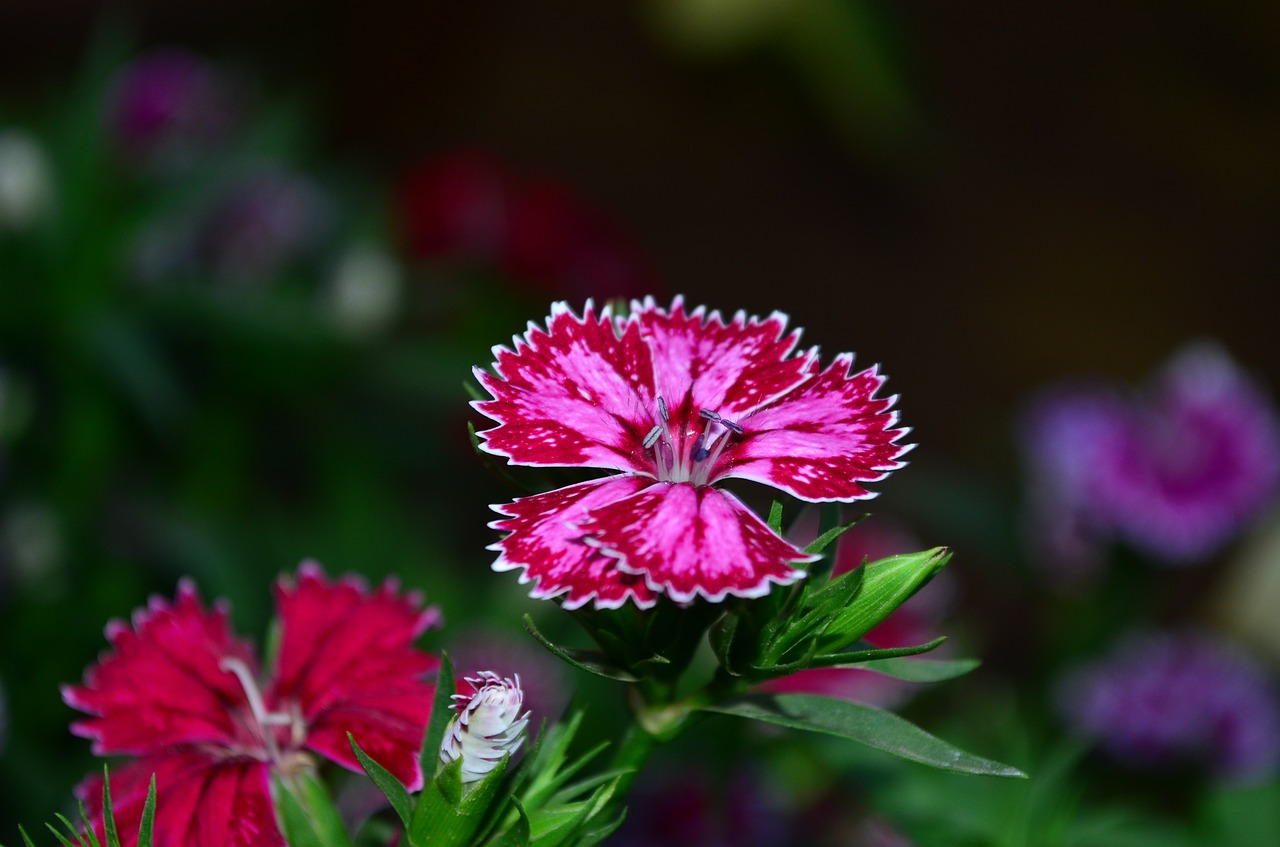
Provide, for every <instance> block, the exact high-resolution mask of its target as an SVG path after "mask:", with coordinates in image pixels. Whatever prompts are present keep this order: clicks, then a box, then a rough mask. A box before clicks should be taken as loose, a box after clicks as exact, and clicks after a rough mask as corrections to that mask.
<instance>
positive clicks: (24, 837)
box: [18, 825, 36, 847]
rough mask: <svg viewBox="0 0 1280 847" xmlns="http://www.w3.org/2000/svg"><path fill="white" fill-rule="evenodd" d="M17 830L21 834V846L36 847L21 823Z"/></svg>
mask: <svg viewBox="0 0 1280 847" xmlns="http://www.w3.org/2000/svg"><path fill="white" fill-rule="evenodd" d="M18 832H19V833H20V834H21V835H22V844H23V847H36V845H35V844H33V843H32V841H31V836H30V835H27V831H26V830H25V829H23V828H22V827H21V825H19V827H18Z"/></svg>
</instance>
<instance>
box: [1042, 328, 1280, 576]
mask: <svg viewBox="0 0 1280 847" xmlns="http://www.w3.org/2000/svg"><path fill="white" fill-rule="evenodd" d="M1023 449H1024V453H1025V455H1026V459H1027V466H1028V475H1029V477H1030V492H1029V501H1030V506H1031V511H1032V522H1031V531H1032V533H1033V535H1034V540H1035V543H1036V546H1037V548H1038V549H1037V553H1038V554H1039V555H1040V556H1041V557H1043V558H1044V559H1046V560H1047V563H1048V564H1049V565H1051V566H1052V568H1053V570H1054V572H1055V573H1056V574H1057V575H1058V576H1060V577H1063V578H1065V579H1067V580H1071V579H1072V578H1082V577H1087V576H1088V575H1090V574H1092V573H1094V572H1096V571H1097V569H1098V568H1099V566H1100V565H1101V563H1102V560H1103V550H1104V546H1105V544H1106V543H1107V542H1109V541H1110V540H1113V539H1115V540H1121V541H1123V542H1125V543H1127V544H1129V545H1131V546H1132V547H1133V548H1134V549H1136V550H1138V551H1140V552H1142V553H1143V554H1145V555H1147V556H1150V557H1152V558H1153V559H1156V560H1157V561H1161V562H1164V563H1167V564H1186V563H1192V562H1197V561H1201V560H1203V559H1205V558H1207V557H1209V556H1211V555H1212V554H1213V553H1214V552H1216V551H1217V550H1218V549H1219V548H1220V547H1222V546H1223V545H1224V544H1226V543H1227V542H1228V541H1230V540H1231V539H1232V538H1233V537H1234V536H1235V535H1236V534H1237V533H1238V532H1239V531H1240V530H1241V529H1242V528H1243V527H1244V526H1245V525H1246V524H1247V523H1248V522H1250V521H1251V520H1253V519H1254V518H1255V517H1257V516H1258V514H1259V513H1260V512H1261V511H1262V510H1263V509H1265V508H1266V506H1267V505H1268V504H1270V503H1271V502H1272V500H1273V499H1274V497H1275V493H1276V488H1277V484H1278V483H1280V420H1278V419H1277V417H1276V413H1275V410H1274V409H1273V407H1272V406H1271V404H1270V402H1269V400H1268V398H1267V397H1266V395H1265V393H1264V392H1263V391H1262V389H1261V388H1260V387H1259V386H1258V385H1257V384H1256V383H1254V382H1253V380H1251V379H1250V378H1249V377H1248V376H1247V375H1246V374H1244V373H1243V372H1241V370H1240V369H1239V368H1238V367H1237V366H1236V364H1235V363H1234V362H1233V361H1232V360H1231V359H1230V358H1229V357H1228V356H1227V354H1226V353H1225V352H1223V351H1222V350H1221V349H1219V348H1218V347H1216V346H1213V345H1209V344H1199V345H1194V346H1191V347H1188V348H1186V349H1184V350H1183V351H1181V352H1180V353H1179V354H1177V355H1176V356H1175V357H1174V358H1173V359H1172V360H1171V361H1170V362H1169V363H1168V364H1167V365H1166V366H1165V368H1164V369H1163V370H1162V371H1161V372H1160V374H1159V375H1158V376H1157V378H1156V380H1155V384H1154V386H1153V388H1152V390H1151V391H1150V393H1149V394H1148V395H1146V396H1143V397H1140V398H1137V399H1133V400H1131V399H1128V398H1126V397H1124V396H1122V394H1121V393H1120V391H1119V390H1118V389H1115V388H1112V387H1109V386H1105V385H1092V386H1079V387H1075V388H1058V389H1053V390H1050V391H1049V392H1047V393H1046V394H1044V395H1042V396H1041V398H1039V400H1038V401H1037V402H1035V403H1034V404H1033V405H1032V408H1031V411H1030V412H1029V413H1028V415H1027V417H1026V420H1025V422H1024V426H1023Z"/></svg>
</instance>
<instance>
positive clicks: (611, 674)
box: [524, 615, 665, 682]
mask: <svg viewBox="0 0 1280 847" xmlns="http://www.w3.org/2000/svg"><path fill="white" fill-rule="evenodd" d="M524 628H525V630H526V631H528V633H529V634H530V635H532V636H533V637H534V638H535V639H536V640H537V642H538V643H539V644H541V645H542V646H543V647H545V648H547V650H549V651H551V654H552V655H554V656H555V657H557V658H558V659H561V660H562V661H565V662H568V663H569V664H571V665H573V666H574V667H575V668H578V669H579V670H584V671H586V672H587V673H592V674H595V675H596V676H602V677H605V678H606V679H613V680H617V681H619V682H635V681H637V679H638V678H637V677H636V676H635V674H632V673H629V672H628V671H625V670H623V669H622V668H620V667H618V666H617V665H615V664H613V663H612V662H610V661H609V660H608V658H607V657H605V655H604V654H603V653H600V652H598V651H595V650H574V649H571V648H568V647H561V646H560V645H559V644H556V643H554V642H552V641H551V639H549V638H547V637H546V636H545V635H543V634H542V633H541V632H540V631H539V630H538V627H537V626H536V625H534V623H533V617H532V616H531V615H525V616H524ZM644 661H646V662H658V663H661V662H663V661H665V660H663V659H662V657H661V656H654V657H652V658H650V659H645V660H644Z"/></svg>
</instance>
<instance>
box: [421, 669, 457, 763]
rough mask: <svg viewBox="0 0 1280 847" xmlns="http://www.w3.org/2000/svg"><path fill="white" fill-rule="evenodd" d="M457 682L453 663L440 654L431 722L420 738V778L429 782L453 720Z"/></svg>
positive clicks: (428, 722)
mask: <svg viewBox="0 0 1280 847" xmlns="http://www.w3.org/2000/svg"><path fill="white" fill-rule="evenodd" d="M457 686H458V681H457V679H455V678H454V675H453V661H452V660H451V659H450V658H449V654H448V653H447V652H442V653H441V654H440V668H439V669H438V670H437V671H436V696H435V697H434V698H433V699H432V701H431V720H429V721H427V731H426V733H425V734H424V735H423V736H422V752H421V753H420V754H419V757H418V758H419V759H420V760H421V762H422V777H423V779H427V780H430V779H431V777H432V776H433V775H434V774H435V773H436V771H438V770H440V745H441V744H443V743H444V734H445V731H446V730H447V729H448V727H449V721H450V720H452V719H453V715H454V711H453V695H454V694H457V693H458V692H457Z"/></svg>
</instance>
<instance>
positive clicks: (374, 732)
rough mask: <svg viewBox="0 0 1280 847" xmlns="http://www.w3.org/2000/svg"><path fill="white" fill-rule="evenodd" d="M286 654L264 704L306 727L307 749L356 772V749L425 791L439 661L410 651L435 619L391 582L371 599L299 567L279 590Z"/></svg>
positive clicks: (362, 590)
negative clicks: (425, 746) (425, 748)
mask: <svg viewBox="0 0 1280 847" xmlns="http://www.w3.org/2000/svg"><path fill="white" fill-rule="evenodd" d="M276 603H277V607H278V609H279V614H280V621H281V641H280V654H279V658H278V660H277V670H276V674H275V681H274V683H273V685H272V687H271V689H270V691H269V692H268V695H267V699H268V702H269V703H270V704H272V708H275V709H280V710H282V711H286V712H287V711H288V705H289V704H290V703H296V704H297V705H298V707H299V708H300V710H301V713H302V716H303V717H304V718H305V720H306V725H307V728H308V731H307V741H306V746H307V747H308V748H309V749H311V750H313V751H315V752H317V753H320V754H322V755H324V756H326V757H328V758H329V759H331V760H333V761H335V762H337V763H339V764H341V765H343V766H344V767H347V768H349V769H351V770H353V771H357V772H359V771H360V763H359V762H358V761H357V760H356V758H355V755H354V754H353V753H352V751H351V745H350V744H349V743H348V741H347V733H348V732H350V733H351V734H352V735H353V736H354V737H355V739H356V742H357V743H358V744H359V745H360V746H361V748H363V749H364V750H365V751H366V752H367V753H369V754H370V755H371V756H373V757H374V758H375V759H376V760H377V761H378V763H379V764H381V765H382V766H383V767H385V768H386V769H387V770H389V771H391V773H393V774H395V776H396V778H397V779H399V780H400V781H401V782H403V783H405V784H406V785H408V786H409V788H410V789H411V790H416V789H417V788H420V787H421V785H422V770H421V766H420V763H419V760H418V753H419V748H420V747H421V746H422V738H423V735H424V734H425V733H426V726H427V721H428V719H429V718H430V716H431V701H432V698H433V697H434V696H435V686H434V685H432V684H430V683H427V682H426V681H425V679H424V678H425V677H426V675H427V674H428V673H430V672H431V671H434V670H436V669H437V668H438V667H439V665H440V662H439V660H438V659H437V658H435V657H434V656H430V655H428V654H426V653H423V652H421V651H419V650H416V649H415V648H414V647H413V642H414V641H415V640H416V639H417V637H418V636H419V635H421V634H422V633H423V631H424V630H426V629H427V628H428V627H429V626H431V625H432V624H434V623H435V622H436V621H438V620H439V613H438V612H437V611H436V610H435V609H425V610H424V609H422V608H421V604H422V601H421V598H420V597H418V596H417V595H409V596H405V597H402V596H400V594H399V592H398V591H397V588H396V585H395V584H394V583H393V582H391V581H388V582H387V583H385V584H384V585H383V586H382V588H380V589H379V590H377V591H374V592H370V591H369V590H368V589H367V588H366V587H365V586H364V585H363V584H362V583H361V582H359V581H357V580H355V579H353V578H346V579H342V580H338V581H336V582H330V581H328V580H327V579H326V578H325V575H324V573H323V572H322V571H321V570H320V568H319V566H318V565H316V564H314V563H311V562H307V563H304V564H303V565H302V567H301V568H299V571H298V578H297V582H296V584H290V583H288V582H286V581H284V580H281V581H280V582H279V583H277V585H276Z"/></svg>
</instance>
